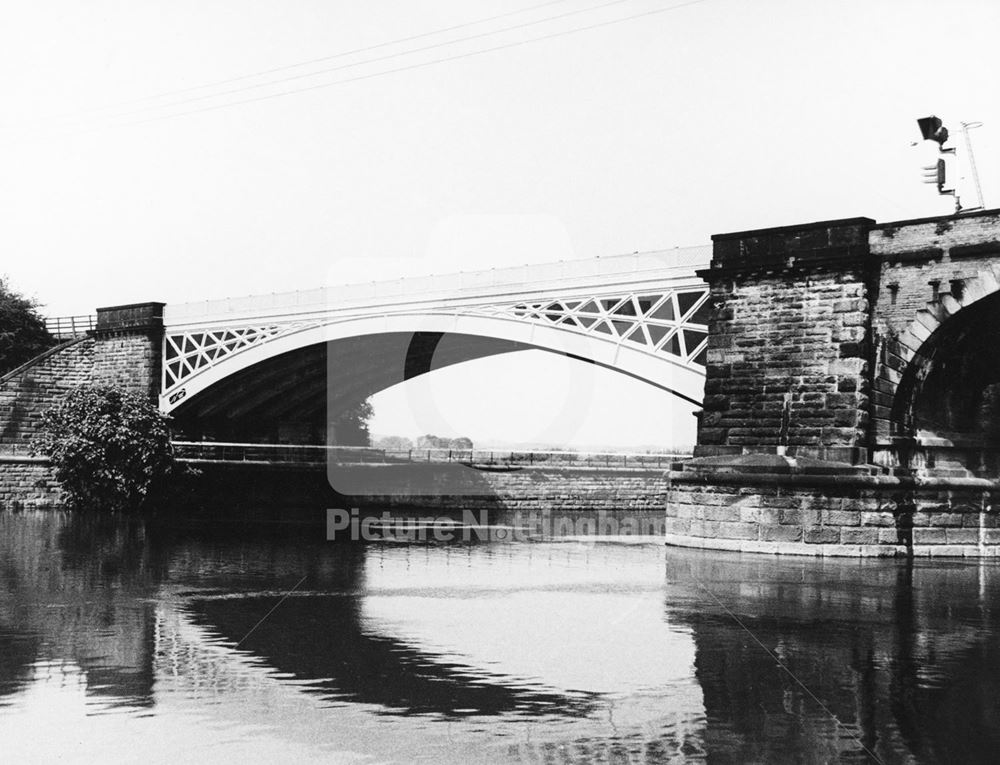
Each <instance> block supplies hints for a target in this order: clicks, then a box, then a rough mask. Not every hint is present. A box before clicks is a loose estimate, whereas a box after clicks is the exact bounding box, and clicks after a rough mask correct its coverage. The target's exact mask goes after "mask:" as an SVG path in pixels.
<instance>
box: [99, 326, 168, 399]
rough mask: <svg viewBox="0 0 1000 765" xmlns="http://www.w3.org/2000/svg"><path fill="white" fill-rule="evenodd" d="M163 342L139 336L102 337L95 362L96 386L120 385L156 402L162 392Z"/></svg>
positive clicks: (136, 334)
mask: <svg viewBox="0 0 1000 765" xmlns="http://www.w3.org/2000/svg"><path fill="white" fill-rule="evenodd" d="M160 347H161V346H160V338H159V337H150V336H149V335H145V334H138V333H122V334H114V335H109V336H104V337H99V338H98V339H97V341H96V349H95V353H94V360H93V380H94V381H95V382H102V383H108V384H113V385H118V386H120V387H122V388H125V389H126V390H129V391H131V392H133V393H138V394H140V395H142V396H147V397H149V398H150V399H151V400H154V401H155V400H156V397H157V396H158V395H159V391H160V368H161V363H162V362H161V359H160Z"/></svg>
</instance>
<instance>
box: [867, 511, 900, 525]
mask: <svg viewBox="0 0 1000 765" xmlns="http://www.w3.org/2000/svg"><path fill="white" fill-rule="evenodd" d="M861 525H862V526H892V527H895V525H896V519H895V518H893V517H892V513H872V512H863V513H861Z"/></svg>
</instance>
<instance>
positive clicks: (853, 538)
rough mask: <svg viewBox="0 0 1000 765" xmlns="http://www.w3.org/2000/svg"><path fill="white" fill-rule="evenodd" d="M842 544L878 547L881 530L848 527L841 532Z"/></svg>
mask: <svg viewBox="0 0 1000 765" xmlns="http://www.w3.org/2000/svg"><path fill="white" fill-rule="evenodd" d="M840 542H841V544H851V545H877V544H879V529H875V528H864V527H858V528H855V527H853V526H852V527H847V528H843V529H841V530H840Z"/></svg>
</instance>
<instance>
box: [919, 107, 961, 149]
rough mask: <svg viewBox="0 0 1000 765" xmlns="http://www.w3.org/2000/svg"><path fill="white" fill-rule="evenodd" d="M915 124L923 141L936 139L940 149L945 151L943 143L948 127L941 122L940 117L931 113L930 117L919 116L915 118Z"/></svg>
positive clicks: (946, 137) (945, 139)
mask: <svg viewBox="0 0 1000 765" xmlns="http://www.w3.org/2000/svg"><path fill="white" fill-rule="evenodd" d="M917 126H918V127H919V128H920V135H922V136H923V137H924V140H925V141H936V142H937V144H938V146H940V147H942V148H941V150H942V151H947V150H946V149H944V144H945V141H947V140H948V128H946V127H945V126H944V124H943V123H942V122H941V118H940V117H935V116H934V115H933V114H932V115H931V116H930V117H921V118H920V119H918V120H917ZM951 151H954V149H952V150H951Z"/></svg>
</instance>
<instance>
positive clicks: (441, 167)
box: [0, 0, 1000, 446]
mask: <svg viewBox="0 0 1000 765" xmlns="http://www.w3.org/2000/svg"><path fill="white" fill-rule="evenodd" d="M540 4H541V3H540V2H532V0H521V2H514V1H513V0H509V1H507V2H503V1H501V0H477V1H476V2H458V1H457V0H424V2H421V3H412V2H402V0H398V1H396V0H373V1H371V2H364V3H362V2H353V3H348V2H345V1H344V0H341V2H329V1H328V2H319V0H312V1H307V0H296V2H288V1H287V0H286V1H284V2H278V1H277V0H271V1H265V0H257V1H254V0H239V1H238V2H237V0H216V1H215V2H210V3H206V2H203V1H202V2H194V1H193V0H181V1H176V0H173V1H172V2H169V3H168V2H166V1H165V0H161V1H160V2H148V1H147V2H143V1H141V0H132V1H131V2H124V1H118V2H111V1H110V0H105V1H100V0H90V1H89V2H87V3H80V2H69V1H68V0H67V1H65V2H44V1H42V2H35V3H28V2H19V3H14V2H8V3H6V4H4V5H3V6H2V9H0V104H2V110H0V252H2V253H3V259H2V262H0V273H6V275H7V276H8V277H9V279H10V281H11V283H12V284H13V285H14V286H15V287H17V288H19V289H21V290H22V291H24V292H27V293H29V294H33V295H35V296H37V297H38V298H39V299H40V300H41V301H42V302H44V303H45V304H46V306H47V307H46V309H45V310H46V312H48V313H50V314H53V315H64V314H71V313H89V312H92V311H93V309H94V308H95V307H96V306H99V305H111V304H117V303H127V302H137V301H145V300H162V301H166V302H177V301H188V300H197V299H204V298H209V297H223V296H226V295H243V294H253V293H261V292H272V291H283V290H290V289H301V288H309V287H315V286H319V285H322V284H325V283H328V282H351V281H367V280H370V279H373V278H384V277H390V276H397V275H407V274H418V273H432V272H438V273H441V272H448V271H453V270H472V269H477V268H489V267H492V266H501V265H513V264H518V263H527V262H542V261H546V260H557V259H560V258H564V259H565V258H577V257H593V256H596V255H610V254H616V253H620V252H632V251H635V250H649V249H661V248H665V247H672V246H677V245H690V244H701V243H706V242H707V241H708V238H709V236H710V235H711V234H712V233H719V232H725V231H732V230H739V229H745V228H759V227H764V226H772V225H783V224H792V223H800V222H806V221H809V220H820V219H827V218H839V217H846V216H853V215H866V216H869V217H872V218H875V219H877V220H893V219H901V218H911V217H919V216H924V215H936V214H945V213H948V212H950V211H951V209H952V208H951V201H950V200H949V199H947V198H941V197H938V196H937V195H936V194H935V193H934V190H933V188H932V187H930V186H924V185H921V183H920V182H919V178H920V164H921V160H922V157H921V155H920V152H919V150H918V149H914V148H912V147H911V146H910V143H911V142H912V141H914V140H916V139H917V138H918V134H917V130H916V124H915V122H914V120H915V118H916V117H920V116H924V115H925V114H928V113H936V114H938V115H939V116H941V117H942V118H943V119H944V120H945V123H946V124H947V125H948V126H949V127H950V128H951V130H952V134H953V141H952V145H958V146H959V149H960V150H961V149H963V148H964V146H963V145H962V141H961V133H960V129H959V128H960V124H959V123H960V121H961V120H966V121H972V120H980V121H982V122H983V123H985V124H984V126H983V127H982V128H980V129H978V130H976V131H974V132H973V138H974V141H975V148H976V152H977V160H978V164H979V169H980V174H981V176H982V180H983V185H984V191H985V193H986V201H987V204H988V205H990V204H992V205H994V206H996V205H998V204H1000V179H998V177H997V167H998V159H1000V113H998V112H1000V105H998V100H997V98H996V87H995V76H996V74H997V73H998V72H1000V67H998V63H1000V61H998V59H1000V53H998V46H997V45H996V41H995V37H996V33H997V30H998V29H1000V4H997V3H994V2H988V1H987V0H982V1H981V2H953V3H948V4H944V3H940V2H938V3H933V4H932V3H929V2H903V1H902V0H899V1H894V2H890V1H888V0H881V1H877V0H875V1H872V0H869V1H868V2H830V1H827V2H822V3H817V2H808V3H807V2H801V1H800V2H791V1H789V2H777V1H770V0H757V1H754V2H750V1H749V0H744V1H742V2H740V1H739V0H703V1H702V2H697V3H694V4H690V5H687V6H684V7H679V8H676V9H674V10H670V11H667V12H662V13H652V14H649V15H645V16H642V17H640V18H636V19H633V20H630V21H625V22H623V23H620V24H612V25H607V26H603V27H599V28H595V29H591V30H588V31H582V32H578V33H575V34H566V35H562V36H558V37H554V38H550V39H546V40H541V41H537V42H529V43H526V44H521V45H511V47H507V48H505V49H503V50H498V51H493V52H488V53H484V54H482V55H471V56H468V57H465V58H461V59H457V60H453V61H449V62H445V63H439V64H429V65H426V66H416V67H415V68H409V69H408V70H406V71H401V72H396V73H392V74H387V75H385V76H373V77H368V75H372V74H376V73H378V72H380V71H385V70H388V69H397V68H400V67H407V66H409V67H413V65H420V64H424V63H426V62H429V61H432V60H433V59H437V58H443V57H450V56H456V55H460V54H464V53H474V52H475V51H479V50H483V49H485V48H490V47H496V46H499V45H505V44H512V43H518V42H521V41H526V40H530V39H531V38H534V37H540V36H544V35H551V34H554V33H558V32H562V31H566V30H570V29H574V28H578V27H582V26H589V25H592V24H596V23H600V22H603V21H607V20H611V19H616V18H624V17H626V16H633V15H637V14H643V13H647V12H650V11H656V10H658V9H662V8H667V7H669V6H671V5H678V4H679V0H621V2H618V3H615V4H612V5H607V0H562V1H561V2H554V3H548V4H546V5H545V7H538V6H539V5H540ZM601 5H607V7H604V8H598V9H597V10H591V11H585V12H579V13H573V14H572V15H568V16H564V17H563V18H559V19H554V20H551V21H549V22H545V23H541V24H536V25H531V26H525V27H523V28H521V29H515V30H511V31H508V32H503V33H500V34H495V35H487V36H482V37H479V38H477V39H473V40H466V41H465V42H460V43H457V44H455V45H440V47H437V48H435V49H434V50H429V51H424V52H421V53H411V54H403V55H396V54H401V53H402V52H404V51H407V50H411V49H413V48H419V47H425V46H429V45H436V44H440V43H444V42H446V41H448V40H454V39H458V38H462V37H468V36H470V35H477V34H483V33H486V32H490V31H493V30H497V29H500V28H503V27H509V26H513V25H518V24H527V23H528V22H532V21H535V20H538V19H543V18H546V17H549V16H556V15H560V14H568V13H571V12H575V11H579V10H580V9H584V8H596V7H597V6H601ZM531 7H534V10H530V11H526V12H524V13H519V14H512V15H509V16H507V17H505V18H502V19H497V20H494V21H491V22H488V23H484V24H480V25H476V26H467V27H463V28H461V29H458V30H454V31H452V32H449V33H446V34H440V35H434V36H426V37H421V38H420V39H416V40H412V41H410V42H407V43H403V44H397V45H392V46H385V47H380V48H378V49H375V50H371V51H368V52H366V53H363V54H356V55H352V56H341V57H338V58H332V59H329V60H326V61H323V62H321V63H317V64H314V65H312V66H310V67H296V68H290V69H285V70H282V71H281V72H278V73H274V74H272V75H268V76H267V77H255V78H246V79H241V80H238V81H236V82H231V83H229V84H227V85H224V86H218V87H215V88H204V89H198V90H189V91H187V92H184V93H180V94H176V95H173V96H170V97H167V98H153V99H148V98H147V97H148V96H155V95H157V94H160V93H163V92H166V91H176V90H178V89H185V88H193V87H195V86H200V85H204V84H206V83H212V82H217V81H220V80H227V79H230V78H237V77H244V76H245V75H251V74H254V73H257V72H260V71H262V70H268V69H273V68H276V67H284V66H287V65H291V64H296V63H298V62H303V61H306V60H310V59H317V58H321V57H330V56H334V55H336V54H339V53H342V52H344V51H350V50H354V49H357V48H363V47H367V46H373V45H378V44H381V43H384V42H387V41H391V40H395V39H398V38H403V37H407V36H411V35H417V34H421V33H424V32H428V31H431V30H435V29H439V28H442V27H449V26H454V25H459V24H465V23H466V22H470V21H474V20H477V19H482V18H485V17H489V16H494V15H498V14H502V13H510V12H513V11H518V10H520V9H524V8H531ZM388 56H391V58H384V60H382V61H379V62H375V63H368V64H364V63H362V64H361V65H358V66H355V64H358V63H359V62H364V61H365V60H367V59H371V58H375V57H388ZM347 65H351V66H349V67H348V66H347ZM333 67H341V68H340V69H339V70H337V71H333V72H328V73H326V74H323V75H320V76H302V77H300V78H299V79H296V80H291V81H288V82H284V83H280V84H277V85H269V86H267V85H266V86H264V87H256V88H254V89H252V90H247V91H244V92H240V93H233V94H230V95H227V96H222V97H219V96H216V95H213V94H216V93H218V92H219V91H223V90H227V89H236V88H246V87H248V86H255V85H259V84H260V83H264V82H267V81H269V80H276V79H280V78H287V77H292V76H299V75H307V74H308V73H310V72H313V71H315V70H318V69H332V68H333ZM357 77H366V78H365V79H358V80H355V81H353V82H342V83H341V84H336V85H332V86H330V87H319V88H315V89H313V90H310V91H308V92H304V93H298V94H293V95H288V96H283V97H276V98H264V99H262V100H257V101H255V102H253V103H246V104H242V105H235V106H225V107H223V108H214V107H217V106H219V105H221V104H226V103H230V102H233V101H240V100H246V99H252V98H259V97H261V96H270V95H272V94H274V93H277V92H279V91H285V90H290V89H295V88H301V87H309V86H313V85H325V84H327V83H333V82H337V81H341V80H345V79H348V78H357ZM144 98H146V99H147V100H142V101H140V100H139V99H144ZM195 98H197V99H199V100H196V101H195V100H191V99H195ZM172 103H175V104H177V105H175V106H169V104H172ZM108 106H111V107H114V108H105V107H108ZM205 109H207V110H205ZM195 110H205V111H197V112H195ZM190 112H195V113H190ZM177 114H180V115H181V116H173V117H171V116H170V115H177ZM974 196H975V195H974V193H972V191H971V188H970V189H968V190H967V193H966V195H965V201H966V202H967V203H968V204H974ZM581 369H582V370H584V373H585V374H593V375H596V376H595V377H593V379H592V383H593V384H594V385H595V389H596V390H597V391H598V392H599V393H598V394H595V395H593V396H591V399H590V404H589V405H588V406H587V407H584V408H585V410H586V411H581V412H580V413H579V415H578V416H575V417H571V418H566V417H565V416H563V415H560V416H559V417H557V416H556V415H555V414H553V413H555V412H560V411H563V410H564V409H565V405H566V398H565V394H564V391H565V389H566V386H567V385H572V384H575V383H574V377H573V376H574V375H575V374H577V373H579V372H580V370H581ZM407 387H409V388H410V390H409V391H405V390H390V391H386V392H384V393H382V394H380V395H379V396H378V397H376V399H375V404H376V421H375V423H374V429H375V431H376V432H381V433H400V434H404V435H411V436H412V435H415V434H417V433H419V432H426V431H428V430H430V431H431V432H437V433H439V434H447V435H459V434H467V435H470V436H471V437H473V439H474V440H476V441H477V442H484V441H486V440H490V439H492V440H499V441H544V442H549V443H556V442H560V441H569V442H571V443H574V444H576V445H588V444H589V445H597V444H609V445H618V446H637V445H640V444H662V445H670V444H671V443H674V442H681V443H683V442H689V441H690V440H692V438H693V418H691V417H690V414H689V407H686V406H684V405H678V404H677V403H675V402H674V400H673V399H672V398H670V397H669V396H667V395H666V394H663V393H662V392H660V391H658V390H656V389H654V388H652V387H650V386H646V385H644V384H642V383H639V382H636V381H633V380H630V379H628V378H625V377H624V376H621V375H616V374H615V373H613V372H607V371H601V370H596V371H595V370H588V368H587V367H586V366H585V365H580V364H578V363H575V362H571V361H567V360H563V359H560V358H557V357H553V356H550V355H546V354H542V353H540V352H530V353H526V354H520V355H519V356H516V357H515V356H512V357H507V358H500V359H492V360H485V361H481V362H475V363H470V364H467V365H463V366H461V367H456V368H454V369H451V370H446V371H442V372H439V373H436V374H435V375H432V376H428V377H427V378H426V379H425V380H423V381H420V382H414V383H411V384H409V385H408V386H407ZM417 388H422V390H416V389H417ZM414 400H420V401H424V402H426V401H428V400H435V401H437V402H438V404H437V405H436V406H434V407H430V409H429V410H421V411H417V412H415V411H413V409H414V404H413V401H414ZM435 410H436V411H435ZM570 420H571V421H572V423H571V424H569V425H567V424H566V423H567V422H569V421H570Z"/></svg>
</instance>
